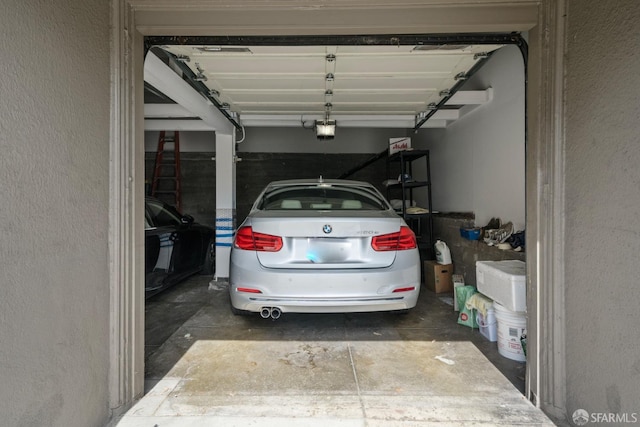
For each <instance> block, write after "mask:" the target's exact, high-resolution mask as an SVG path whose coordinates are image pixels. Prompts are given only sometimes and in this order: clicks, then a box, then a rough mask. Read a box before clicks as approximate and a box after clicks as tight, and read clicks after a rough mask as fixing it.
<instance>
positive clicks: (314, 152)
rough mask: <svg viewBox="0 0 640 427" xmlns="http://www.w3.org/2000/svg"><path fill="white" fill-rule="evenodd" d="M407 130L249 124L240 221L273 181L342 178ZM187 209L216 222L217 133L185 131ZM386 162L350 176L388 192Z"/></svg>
mask: <svg viewBox="0 0 640 427" xmlns="http://www.w3.org/2000/svg"><path fill="white" fill-rule="evenodd" d="M405 133H406V130H404V129H372V128H368V129H361V128H338V129H337V130H336V137H335V138H334V139H332V140H318V139H317V138H316V136H315V132H314V131H313V130H311V129H303V128H302V127H299V128H269V127H267V128H247V129H246V137H245V139H244V140H243V141H242V142H241V143H239V144H238V145H237V156H238V158H239V161H238V162H237V163H236V178H237V181H236V187H237V194H236V208H237V209H236V220H237V223H238V224H239V223H240V222H241V221H242V220H243V219H244V218H245V217H246V215H247V214H248V212H249V210H250V208H251V205H252V204H253V201H254V200H255V198H256V197H257V196H258V194H259V193H260V191H261V190H262V189H263V188H264V186H265V185H267V184H268V183H269V182H271V181H275V180H280V179H296V178H316V177H319V176H320V175H322V176H323V177H324V178H327V179H328V178H337V177H338V176H340V175H341V174H343V173H345V172H347V171H349V170H351V169H352V168H354V167H357V166H358V165H361V164H362V163H363V162H365V161H367V160H369V159H371V157H372V156H373V155H375V154H378V153H380V152H382V151H384V150H386V149H387V147H388V144H389V138H393V137H399V136H404V135H405ZM157 141H158V132H153V131H149V132H145V150H146V155H145V159H146V161H145V177H146V181H147V182H148V183H150V182H152V180H153V168H154V164H155V152H156V150H157ZM180 150H181V170H182V205H183V211H184V212H185V213H189V214H191V215H193V216H194V217H195V218H196V220H197V221H198V222H201V223H204V224H215V215H216V212H215V188H216V186H215V179H216V176H215V160H213V159H214V158H215V133H213V132H181V133H180ZM385 174H386V163H385V162H384V160H378V161H376V162H375V163H373V164H371V165H369V166H367V167H366V168H364V169H363V170H361V171H359V172H356V173H354V174H353V175H352V176H350V177H348V179H355V180H362V181H367V182H371V183H372V184H374V185H376V186H377V187H378V188H379V189H380V190H381V191H383V190H384V189H383V186H382V182H383V181H384V180H385V179H386V178H385Z"/></svg>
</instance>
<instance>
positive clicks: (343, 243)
mask: <svg viewBox="0 0 640 427" xmlns="http://www.w3.org/2000/svg"><path fill="white" fill-rule="evenodd" d="M353 250H354V248H353V245H352V242H351V241H349V240H347V239H325V238H312V239H309V240H308V245H307V250H306V258H307V260H309V261H311V262H312V263H314V264H327V263H338V262H345V261H348V260H349V258H350V257H351V256H352V255H353Z"/></svg>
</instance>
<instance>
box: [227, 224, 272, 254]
mask: <svg viewBox="0 0 640 427" xmlns="http://www.w3.org/2000/svg"><path fill="white" fill-rule="evenodd" d="M234 246H235V247H236V248H238V249H244V250H247V251H260V252H278V251H279V250H280V249H282V237H280V236H272V235H270V234H263V233H255V232H254V231H253V229H252V228H251V227H242V228H240V229H239V230H238V232H237V233H236V239H235V242H234Z"/></svg>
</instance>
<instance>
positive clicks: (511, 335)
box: [493, 301, 527, 362]
mask: <svg viewBox="0 0 640 427" xmlns="http://www.w3.org/2000/svg"><path fill="white" fill-rule="evenodd" d="M493 309H494V311H495V315H496V320H497V322H498V353H500V355H502V356H504V357H506V358H509V359H512V360H516V361H518V362H526V361H527V358H526V356H525V355H524V351H523V350H522V343H521V342H520V338H521V337H522V336H523V335H526V333H527V318H526V316H525V313H524V312H521V311H511V310H509V309H506V308H504V307H503V306H502V305H500V304H498V303H497V302H495V301H494V302H493Z"/></svg>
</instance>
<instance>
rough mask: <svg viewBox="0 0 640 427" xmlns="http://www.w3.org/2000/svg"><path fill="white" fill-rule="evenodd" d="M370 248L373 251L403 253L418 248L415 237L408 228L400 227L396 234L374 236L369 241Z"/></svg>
mask: <svg viewBox="0 0 640 427" xmlns="http://www.w3.org/2000/svg"><path fill="white" fill-rule="evenodd" d="M371 247H372V248H373V249H374V250H375V251H404V250H407V249H415V248H416V247H418V244H417V242H416V235H415V234H413V231H411V229H410V228H409V227H406V226H402V227H400V231H399V232H397V233H391V234H383V235H382V236H375V237H374V238H373V239H372V240H371Z"/></svg>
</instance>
